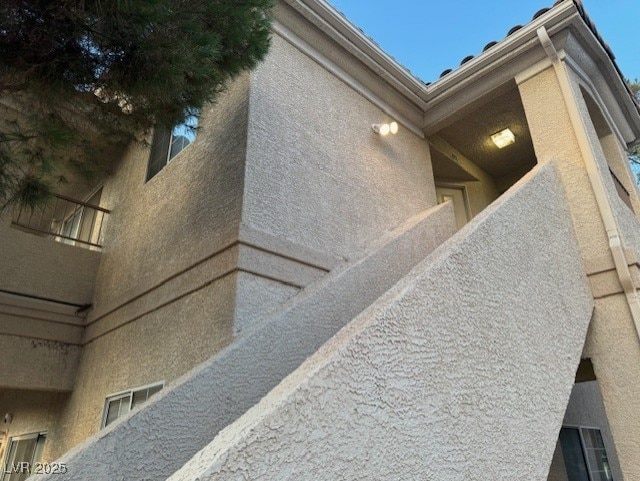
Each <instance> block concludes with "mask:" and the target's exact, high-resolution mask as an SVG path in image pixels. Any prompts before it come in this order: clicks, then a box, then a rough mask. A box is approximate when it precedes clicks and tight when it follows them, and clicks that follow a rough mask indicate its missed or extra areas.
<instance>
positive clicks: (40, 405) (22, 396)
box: [0, 389, 68, 465]
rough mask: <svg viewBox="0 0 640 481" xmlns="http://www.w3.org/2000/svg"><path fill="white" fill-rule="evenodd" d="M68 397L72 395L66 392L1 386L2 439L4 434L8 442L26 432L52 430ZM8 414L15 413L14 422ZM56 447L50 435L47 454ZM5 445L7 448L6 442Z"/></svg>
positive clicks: (0, 426) (46, 455)
mask: <svg viewBox="0 0 640 481" xmlns="http://www.w3.org/2000/svg"><path fill="white" fill-rule="evenodd" d="M67 399H68V394H63V393H53V392H44V391H25V390H18V389H0V438H1V437H3V436H4V440H5V441H8V440H9V438H11V437H14V436H21V435H23V434H33V433H41V432H45V431H49V432H51V430H52V429H55V427H56V424H57V422H58V419H59V416H60V413H61V412H62V409H63V407H64V404H65V402H66V401H67ZM5 413H11V414H13V421H12V422H11V424H5V423H4V422H3V418H4V415H5ZM54 447H55V446H54V445H53V443H52V442H51V441H50V439H48V438H47V441H46V443H45V447H44V453H43V456H44V457H45V458H46V457H48V456H49V453H50V452H51V450H52V449H53V448H54ZM3 448H5V449H6V445H5V446H3ZM4 452H6V451H4ZM3 460H4V458H0V465H1V463H2V461H3Z"/></svg>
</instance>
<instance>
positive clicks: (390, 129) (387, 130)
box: [371, 122, 398, 137]
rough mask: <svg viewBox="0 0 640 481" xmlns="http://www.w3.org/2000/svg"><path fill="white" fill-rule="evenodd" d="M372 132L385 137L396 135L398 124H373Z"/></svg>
mask: <svg viewBox="0 0 640 481" xmlns="http://www.w3.org/2000/svg"><path fill="white" fill-rule="evenodd" d="M371 130H373V131H374V132H375V133H376V134H378V135H382V136H383V137H384V136H385V135H389V134H392V135H396V134H397V133H398V123H397V122H391V123H389V124H371Z"/></svg>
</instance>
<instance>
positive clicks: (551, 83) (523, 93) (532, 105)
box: [518, 68, 609, 259]
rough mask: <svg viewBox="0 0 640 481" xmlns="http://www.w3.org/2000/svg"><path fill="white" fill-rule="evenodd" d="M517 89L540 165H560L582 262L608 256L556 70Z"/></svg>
mask: <svg viewBox="0 0 640 481" xmlns="http://www.w3.org/2000/svg"><path fill="white" fill-rule="evenodd" d="M518 88H519V90H520V97H521V99H522V103H523V105H524V109H525V114H526V116H527V123H528V124H529V131H530V132H531V137H532V140H533V147H534V150H535V152H536V158H537V159H538V162H539V163H546V162H549V161H551V160H557V161H559V162H558V163H557V165H558V169H559V172H560V175H561V177H562V180H563V183H564V184H565V190H566V192H567V199H568V202H569V205H570V210H571V217H572V219H573V223H574V225H575V229H576V237H577V239H578V243H579V245H580V250H581V252H582V255H583V258H585V259H590V258H597V257H600V256H602V255H606V254H607V253H608V252H609V246H608V240H607V236H606V233H605V230H604V227H603V225H602V222H601V220H600V218H599V214H598V212H599V211H598V206H597V204H596V200H595V196H594V194H593V190H592V188H591V184H590V182H589V178H588V176H587V172H586V170H585V164H584V160H583V158H582V154H581V151H580V147H579V145H578V140H577V138H576V134H575V131H574V129H573V125H572V124H571V119H570V117H569V112H568V110H567V108H566V107H565V100H564V97H563V95H562V91H561V89H560V84H559V82H558V79H557V77H556V74H555V72H554V70H553V69H552V68H549V69H547V70H544V71H543V72H541V73H540V74H538V75H536V76H535V77H533V78H531V79H529V80H527V81H525V82H523V83H521V84H519V85H518Z"/></svg>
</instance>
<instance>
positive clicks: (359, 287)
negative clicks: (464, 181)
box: [39, 203, 455, 481]
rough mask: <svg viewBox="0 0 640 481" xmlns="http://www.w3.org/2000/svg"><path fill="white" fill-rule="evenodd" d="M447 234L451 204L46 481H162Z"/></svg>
mask: <svg viewBox="0 0 640 481" xmlns="http://www.w3.org/2000/svg"><path fill="white" fill-rule="evenodd" d="M454 232H455V219H454V215H453V208H452V206H451V204H450V203H447V204H444V205H440V206H436V207H433V208H431V209H428V210H427V211H425V212H422V213H420V214H418V215H416V216H414V217H412V218H410V219H408V220H407V221H406V222H405V223H403V224H402V225H401V226H399V227H398V228H397V229H394V230H393V231H391V232H388V233H386V234H385V235H384V236H383V238H381V239H380V240H379V241H378V242H376V243H374V245H372V247H371V248H370V249H369V251H368V252H367V253H366V254H365V255H364V257H362V258H361V259H359V260H358V261H355V262H352V263H350V264H347V265H346V266H344V267H342V268H339V269H336V270H335V271H333V272H331V273H330V274H328V275H326V276H325V277H323V278H322V279H320V280H319V281H318V282H317V283H316V284H314V285H310V286H308V287H307V288H306V289H305V290H304V291H303V292H302V293H301V294H299V295H298V296H296V297H294V298H292V299H291V300H289V301H287V302H286V303H285V304H284V305H283V306H282V308H281V309H280V310H278V311H276V312H275V313H273V314H272V315H270V316H265V318H264V319H262V320H259V321H255V322H252V324H251V326H248V327H247V329H246V330H243V332H242V336H240V337H239V338H238V339H237V340H236V341H235V342H233V343H232V344H231V345H229V346H228V347H227V348H225V349H224V350H222V351H221V352H220V353H219V354H218V355H216V356H215V357H213V358H211V359H210V360H209V361H206V362H205V363H203V364H201V365H200V366H198V367H197V368H195V369H194V370H193V371H191V372H190V373H188V374H187V375H185V376H183V377H182V378H181V379H179V380H178V381H177V382H176V383H174V384H173V386H169V387H167V388H165V389H164V390H163V391H161V392H160V393H158V394H157V395H155V396H154V397H153V398H152V399H150V400H149V401H148V402H147V403H146V404H145V405H144V406H142V408H141V409H140V410H137V411H134V412H132V413H130V414H129V415H128V416H126V417H124V418H122V419H121V420H118V421H116V422H114V423H113V424H112V425H110V426H108V427H107V428H105V429H104V430H102V431H100V432H99V433H97V434H96V435H94V436H92V437H90V438H88V440H87V441H85V442H84V443H82V444H80V445H79V446H77V447H76V448H74V449H73V450H71V451H69V452H68V453H67V454H65V455H64V456H63V457H62V458H61V459H60V461H61V462H66V463H67V466H68V472H67V473H66V474H64V475H55V478H53V477H52V478H51V479H52V480H53V479H55V480H58V481H61V480H83V481H84V480H86V479H94V480H105V481H113V480H126V481H133V480H143V479H144V480H151V479H154V480H162V479H166V478H167V477H168V476H169V475H170V474H172V473H173V472H175V471H176V470H177V469H178V468H180V467H181V466H182V465H183V464H184V463H185V462H187V461H188V460H189V459H190V458H191V457H192V456H193V455H194V454H195V453H196V452H197V451H198V450H200V449H201V448H203V447H204V446H205V445H206V444H207V443H209V442H210V441H211V440H212V439H213V437H214V436H215V435H216V434H217V433H218V432H219V431H220V430H221V429H222V428H224V427H225V426H227V425H228V424H230V423H231V422H233V421H234V420H235V419H237V418H238V417H239V416H241V415H242V414H244V413H245V412H246V411H247V410H248V409H249V408H250V407H251V406H253V405H255V404H256V403H257V402H259V400H260V399H261V398H262V397H263V396H264V395H265V394H267V393H268V392H269V390H271V389H272V388H273V387H274V386H276V385H277V384H278V383H279V382H280V381H281V380H282V379H283V378H284V377H285V376H287V375H288V374H289V373H291V372H292V371H293V370H295V369H296V368H297V367H298V366H300V364H301V363H302V362H303V361H304V360H305V359H307V357H309V356H310V355H312V354H313V353H314V352H316V351H317V350H318V348H320V346H321V345H322V344H323V343H324V342H326V341H327V340H328V339H329V338H330V337H331V336H333V335H334V334H335V333H336V332H337V331H338V330H339V329H340V328H342V327H343V326H344V325H345V324H346V323H347V322H349V321H350V320H351V319H353V318H354V317H355V316H356V315H357V314H358V313H360V312H362V311H363V310H364V309H366V308H367V307H368V306H369V305H371V303H373V302H374V301H375V300H376V299H377V298H378V297H380V296H381V295H382V294H383V293H384V292H386V291H387V290H388V289H390V288H391V287H392V286H393V285H394V284H395V283H396V282H397V281H398V280H399V279H400V278H402V277H403V276H404V275H405V274H406V273H407V272H409V271H410V270H411V268H413V267H414V266H415V265H416V264H417V263H418V262H420V261H421V260H422V259H424V258H425V257H427V256H428V255H429V254H430V253H431V252H433V251H434V250H435V249H436V248H437V246H439V245H440V244H442V242H444V241H445V240H446V239H448V238H449V237H451V236H452V235H453V234H454ZM116 460H117V462H116ZM39 479H40V480H47V479H49V477H47V476H39Z"/></svg>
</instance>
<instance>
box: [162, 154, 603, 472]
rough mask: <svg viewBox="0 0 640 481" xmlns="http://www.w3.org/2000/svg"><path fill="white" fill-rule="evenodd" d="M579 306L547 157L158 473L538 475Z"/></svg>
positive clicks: (569, 378) (557, 411)
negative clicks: (178, 462) (182, 459)
mask: <svg viewBox="0 0 640 481" xmlns="http://www.w3.org/2000/svg"><path fill="white" fill-rule="evenodd" d="M592 311H593V300H592V297H591V294H590V292H589V288H588V285H587V281H586V278H585V274H584V270H583V267H582V262H581V257H580V253H579V249H578V245H577V241H576V239H575V236H574V231H573V225H572V222H571V218H570V215H569V212H568V208H567V204H566V200H565V196H564V192H563V189H562V186H561V183H560V181H559V178H558V175H557V173H556V170H555V168H554V167H553V165H552V164H548V165H546V166H544V167H541V168H537V169H535V171H534V172H533V173H531V174H529V175H527V176H525V178H524V179H523V180H522V181H520V182H519V183H518V184H516V186H514V188H512V189H511V190H510V191H509V192H508V193H506V194H505V195H504V196H503V197H502V198H501V199H499V200H498V201H496V202H495V203H494V204H493V205H492V206H490V207H489V208H488V209H487V210H486V211H484V212H483V213H482V214H480V215H479V216H478V217H477V218H476V219H475V220H473V221H472V222H471V223H470V224H468V225H467V226H466V227H465V228H464V229H462V230H461V231H460V232H459V233H458V234H457V235H455V236H454V237H452V238H451V239H450V240H449V241H447V242H446V243H445V244H443V245H442V246H441V247H440V248H439V249H438V250H437V251H436V252H435V253H434V254H433V255H432V256H430V257H429V258H427V259H426V260H424V261H423V262H422V263H420V264H419V265H418V266H417V267H416V268H415V269H413V270H412V271H411V273H410V274H408V275H407V276H406V277H405V278H404V279H402V280H401V281H400V282H399V283H398V284H397V285H396V286H395V287H394V288H393V289H392V290H391V291H389V292H388V293H387V294H385V295H384V296H383V297H382V298H380V299H379V300H378V301H376V302H375V303H374V304H373V305H372V306H371V307H370V308H369V309H367V310H366V311H365V312H363V313H362V314H361V315H360V316H358V317H357V318H356V319H355V320H354V321H352V322H351V323H349V325H348V326H346V327H345V328H344V329H343V330H341V331H340V332H339V333H338V334H337V335H336V336H334V337H333V338H332V339H331V340H330V341H329V342H328V343H327V344H326V345H325V346H323V347H322V349H320V350H319V351H318V352H317V353H316V354H315V355H314V356H312V357H311V358H310V359H308V360H307V362H305V363H304V364H303V365H302V366H301V367H300V368H299V369H297V370H296V371H295V372H294V373H293V374H292V375H290V376H289V377H287V378H286V379H285V380H284V381H283V382H282V383H281V384H280V385H278V386H277V387H276V388H275V389H274V390H273V391H271V392H270V393H269V395H268V396H266V397H265V398H263V399H262V401H261V402H260V403H259V404H258V405H256V406H255V407H254V408H252V409H251V410H249V411H248V412H247V413H246V414H245V415H244V416H242V417H241V418H240V419H238V420H237V421H236V422H235V423H233V424H232V425H230V426H229V427H227V428H226V429H225V430H223V431H222V432H221V433H220V434H219V435H218V436H217V437H216V438H215V439H214V440H213V442H212V443H210V444H209V445H208V446H207V447H206V448H205V449H204V450H202V451H201V452H200V453H198V455H196V456H195V457H194V458H193V459H192V460H191V461H190V462H189V463H187V464H186V465H185V466H184V467H183V468H182V469H181V470H179V471H178V472H176V473H175V474H174V475H173V476H172V477H171V478H169V479H170V480H171V481H182V480H193V479H198V480H200V481H204V480H209V481H213V480H225V481H229V480H246V479H261V480H278V481H283V480H296V481H300V480H307V479H308V480H314V481H316V480H327V481H328V480H336V479H341V480H351V479H353V480H355V479H403V480H404V479H407V480H408V479H433V480H436V479H437V480H438V481H448V480H465V481H468V480H487V479H491V480H505V481H506V480H508V481H513V480H527V481H531V480H545V479H546V476H547V473H548V470H549V465H550V462H551V459H552V454H553V451H554V448H555V444H556V438H557V433H558V430H559V428H560V425H561V423H562V418H563V416H564V412H565V407H566V405H567V402H568V399H569V395H570V393H571V389H572V386H573V381H574V375H575V370H576V367H577V365H578V363H579V359H580V354H581V352H582V347H583V342H584V338H585V335H586V332H587V327H588V325H589V320H590V318H591V314H592Z"/></svg>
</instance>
